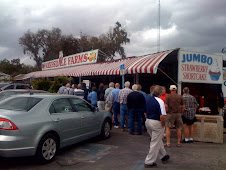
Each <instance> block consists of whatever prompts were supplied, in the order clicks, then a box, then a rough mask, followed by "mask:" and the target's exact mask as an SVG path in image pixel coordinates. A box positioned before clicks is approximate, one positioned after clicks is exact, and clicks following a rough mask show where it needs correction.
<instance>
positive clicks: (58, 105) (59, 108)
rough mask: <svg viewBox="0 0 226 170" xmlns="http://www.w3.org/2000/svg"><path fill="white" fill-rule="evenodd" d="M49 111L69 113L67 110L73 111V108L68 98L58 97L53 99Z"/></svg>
mask: <svg viewBox="0 0 226 170" xmlns="http://www.w3.org/2000/svg"><path fill="white" fill-rule="evenodd" d="M49 112H50V113H55V112H56V113H67V112H73V109H72V107H71V104H70V103H69V101H68V99H66V98H62V99H56V100H54V101H53V103H52V105H51V106H50V109H49Z"/></svg>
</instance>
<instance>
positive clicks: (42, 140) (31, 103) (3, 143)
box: [0, 94, 112, 163]
mask: <svg viewBox="0 0 226 170" xmlns="http://www.w3.org/2000/svg"><path fill="white" fill-rule="evenodd" d="M111 128H112V120H111V113H109V112H105V111H98V109H97V108H95V107H94V106H92V105H90V104H89V103H88V102H86V101H85V100H83V99H81V98H78V97H76V96H73V95H58V94H55V95H52V94H45V95H42V94H33V95H30V94H23V95H16V96H12V97H10V98H8V99H5V100H4V101H2V102H1V103H0V156H1V157H20V156H32V155H35V156H36V157H37V160H39V161H40V162H42V163H48V162H51V161H52V160H53V159H54V157H55V155H56V153H57V151H58V149H59V148H62V147H65V146H68V145H71V144H74V143H77V142H80V141H83V140H86V139H89V138H92V137H95V136H98V135H100V136H101V137H103V138H108V137H110V130H111ZM1 136H2V137H1ZM3 136H4V137H3Z"/></svg>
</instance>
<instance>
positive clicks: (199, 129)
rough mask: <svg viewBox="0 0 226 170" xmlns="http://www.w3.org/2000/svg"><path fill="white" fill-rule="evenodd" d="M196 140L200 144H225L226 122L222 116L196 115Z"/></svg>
mask: <svg viewBox="0 0 226 170" xmlns="http://www.w3.org/2000/svg"><path fill="white" fill-rule="evenodd" d="M196 118H197V122H195V123H194V140H195V141H200V142H213V143H223V130H224V126H223V124H224V120H223V117H222V116H216V115H199V114H196Z"/></svg>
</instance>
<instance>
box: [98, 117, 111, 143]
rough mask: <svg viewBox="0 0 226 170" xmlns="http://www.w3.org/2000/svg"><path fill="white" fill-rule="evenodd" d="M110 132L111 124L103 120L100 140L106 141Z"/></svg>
mask: <svg viewBox="0 0 226 170" xmlns="http://www.w3.org/2000/svg"><path fill="white" fill-rule="evenodd" d="M110 131H111V124H110V122H109V121H108V120H105V121H104V123H103V125H102V129H101V134H100V136H101V138H103V139H107V138H109V137H110Z"/></svg>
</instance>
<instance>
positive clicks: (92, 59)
mask: <svg viewBox="0 0 226 170" xmlns="http://www.w3.org/2000/svg"><path fill="white" fill-rule="evenodd" d="M88 59H89V61H90V62H91V61H96V59H97V56H96V53H95V52H92V53H91V54H90V56H89V58H88Z"/></svg>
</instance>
